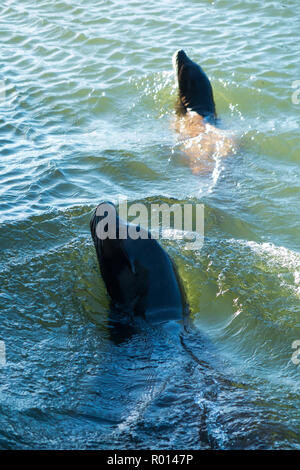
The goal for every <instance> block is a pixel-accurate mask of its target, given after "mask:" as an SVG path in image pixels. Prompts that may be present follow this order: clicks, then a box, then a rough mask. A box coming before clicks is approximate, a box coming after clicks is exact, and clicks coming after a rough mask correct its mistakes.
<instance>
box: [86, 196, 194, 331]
mask: <svg viewBox="0 0 300 470" xmlns="http://www.w3.org/2000/svg"><path fill="white" fill-rule="evenodd" d="M90 228H91V234H92V238H93V241H94V245H95V249H96V254H97V258H98V262H99V266H100V271H101V274H102V278H103V280H104V283H105V286H106V289H107V292H108V294H109V296H110V298H111V304H112V307H113V308H114V309H117V310H119V311H121V312H124V313H127V314H128V313H129V315H130V316H132V317H143V318H144V319H146V320H147V321H150V322H151V323H156V324H157V323H160V324H161V323H164V322H168V321H170V320H175V321H176V322H180V321H181V320H183V319H184V315H185V313H186V312H187V311H188V306H187V302H186V297H185V293H184V289H183V286H182V284H181V281H180V278H179V275H178V273H177V269H176V267H175V265H174V263H173V261H172V260H171V258H170V256H169V255H168V254H167V253H166V251H165V250H164V249H163V248H162V247H161V246H160V244H159V243H158V242H157V240H155V239H154V238H152V237H151V233H150V232H148V231H146V230H144V229H143V228H140V227H136V226H133V225H131V224H126V223H125V222H124V221H123V220H122V219H120V218H119V216H118V214H117V211H116V207H115V206H114V204H112V203H111V202H102V203H101V204H99V205H98V207H97V209H96V210H95V212H94V214H93V216H92V218H91V221H90ZM132 229H133V231H132ZM132 233H135V234H136V236H135V237H134V238H133V235H132Z"/></svg>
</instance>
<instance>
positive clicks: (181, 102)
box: [173, 50, 234, 173]
mask: <svg viewBox="0 0 300 470" xmlns="http://www.w3.org/2000/svg"><path fill="white" fill-rule="evenodd" d="M173 67H174V71H175V76H176V80H177V83H178V95H179V96H178V103H177V107H176V110H177V117H176V121H175V123H174V128H175V130H176V131H177V132H178V134H179V135H180V142H181V144H182V145H181V149H182V150H183V151H184V153H185V154H186V155H187V156H188V163H189V166H190V167H191V168H192V171H193V173H200V172H205V171H209V169H210V166H211V164H212V163H213V162H214V160H215V159H216V158H217V157H225V156H226V155H228V154H229V153H230V152H231V151H232V150H233V149H234V144H233V140H232V138H230V136H229V135H228V133H226V132H225V131H223V130H221V129H218V128H217V127H215V125H216V122H217V116H216V107H215V102H214V97H213V89H212V86H211V83H210V81H209V79H208V77H207V75H206V73H205V72H204V70H203V69H202V68H201V67H200V66H199V65H198V64H196V63H195V62H193V61H192V60H191V59H190V58H189V57H188V56H187V55H186V54H185V52H184V51H183V50H179V51H177V52H175V54H174V55H173Z"/></svg>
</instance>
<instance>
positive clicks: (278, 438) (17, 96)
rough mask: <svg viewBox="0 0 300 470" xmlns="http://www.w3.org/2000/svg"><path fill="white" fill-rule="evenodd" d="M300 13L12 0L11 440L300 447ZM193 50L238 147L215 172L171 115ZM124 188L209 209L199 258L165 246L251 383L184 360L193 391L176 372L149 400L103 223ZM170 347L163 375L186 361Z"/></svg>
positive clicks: (4, 158)
mask: <svg viewBox="0 0 300 470" xmlns="http://www.w3.org/2000/svg"><path fill="white" fill-rule="evenodd" d="M299 18H300V5H299V2H297V0H289V1H288V0H285V1H283V0H281V1H279V0H274V1H268V2H265V3H263V2H258V1H255V0H244V1H241V2H230V1H229V0H220V1H217V0H215V1H213V2H212V1H188V0H185V1H179V2H171V1H169V0H164V1H163V2H162V1H157V0H152V1H148V2H138V1H131V0H129V1H128V0H127V1H122V0H119V1H117V0H116V1H109V0H108V1H104V0H97V1H96V0H94V1H93V0H85V1H83V0H73V1H72V2H71V1H67V0H65V1H53V2H49V1H48V0H47V1H45V0H39V1H33V0H32V1H29V0H22V1H21V0H11V1H4V2H2V4H1V6H0V41H1V62H0V139H1V142H0V145H1V162H0V183H1V186H0V198H1V199H0V201H1V205H0V247H1V259H0V265H1V274H0V285H1V290H0V308H1V317H0V340H2V341H4V342H5V346H6V365H4V364H3V361H2V365H1V367H0V413H1V421H0V447H1V448H5V449H7V448H107V447H112V448H113V447H118V448H129V447H131V448H135V447H139V448H143V447H148V448H149V447H152V448H156V449H157V448H170V447H174V448H184V447H193V448H202V447H205V446H206V447H211V446H214V447H217V448H236V447H239V448H241V447H248V448H300V416H299V398H300V391H299V373H300V365H297V364H295V363H294V362H293V361H292V360H291V358H292V353H293V352H294V350H293V349H292V343H293V341H296V340H300V315H299V313H300V312H299V296H300V254H299V245H300V239H299V228H300V227H299V194H300V183H299V181H300V167H299V159H300V137H299V124H300V118H299V115H300V114H299V111H300V104H296V103H293V102H292V94H293V92H295V91H296V89H295V88H293V82H294V81H296V80H300V67H299V30H300V20H299ZM178 48H183V49H185V50H186V52H187V53H188V54H189V55H190V56H191V58H192V59H193V60H195V61H196V62H198V63H199V64H201V66H202V67H203V68H204V69H205V71H206V72H207V74H208V75H209V77H210V79H211V82H212V85H213V89H214V94H215V101H216V107H217V112H218V114H219V116H220V118H221V119H222V125H223V127H226V128H228V129H230V130H232V131H233V132H234V133H235V135H236V136H237V139H238V142H239V147H238V151H237V154H236V155H233V156H231V157H228V158H227V159H226V160H224V161H222V162H218V164H216V167H215V169H214V171H212V172H211V173H210V174H207V175H193V174H192V172H191V171H190V168H188V167H187V166H186V165H185V164H184V162H183V156H182V154H181V152H180V150H179V149H178V146H177V145H176V136H175V135H174V132H173V131H172V128H171V126H170V123H171V120H172V117H173V113H174V111H173V110H174V102H175V99H176V87H175V83H174V76H173V74H172V63H171V57H172V54H173V52H174V51H175V50H176V49H178ZM298 88H300V86H298ZM119 196H126V197H127V198H128V199H129V200H130V201H132V202H145V203H147V204H148V203H150V202H152V201H155V202H168V201H170V200H172V201H174V200H179V201H180V202H191V201H192V202H199V203H203V204H204V205H205V243H204V246H203V248H202V250H201V251H200V252H191V251H187V250H186V249H185V246H184V243H183V242H181V241H167V240H165V241H163V245H164V247H165V248H166V249H167V251H168V252H169V253H170V255H171V256H172V257H173V258H174V260H175V262H176V264H177V265H178V268H179V271H180V275H181V277H182V279H183V282H184V286H185V289H186V291H187V295H188V298H189V302H190V306H191V316H192V318H193V319H194V322H195V324H196V325H197V326H198V327H199V331H201V332H202V333H203V334H204V335H205V337H206V338H208V339H207V341H208V343H209V344H210V345H211V346H208V348H209V347H211V348H212V350H213V351H214V354H215V357H216V358H218V361H221V364H223V365H222V366H221V369H222V368H223V369H224V370H225V369H226V371H227V372H226V376H227V379H228V380H232V381H234V383H236V384H239V385H237V386H236V391H235V392H234V393H233V392H232V389H231V390H230V391H229V390H227V389H226V387H225V389H222V385H220V384H221V381H220V380H219V378H218V377H219V376H218V374H217V373H216V376H215V378H214V382H215V387H216V389H217V392H215V391H214V392H212V391H211V386H210V385H209V384H208V382H207V381H206V378H205V371H204V372H203V371H200V372H199V370H197V369H195V366H190V365H189V366H188V367H186V370H188V371H189V372H188V373H189V374H190V375H188V376H187V375H186V374H187V372H186V370H185V371H184V370H183V369H184V367H183V365H182V364H183V361H184V360H183V359H180V358H178V362H176V367H175V369H174V370H176V371H177V372H178V376H177V377H176V381H177V382H176V383H177V385H178V384H179V383H181V382H182V384H185V386H182V388H180V389H179V385H178V386H177V388H176V386H175V385H176V384H174V383H173V382H172V380H173V379H172V378H170V377H169V378H168V370H167V366H166V365H165V368H163V369H161V370H162V372H160V375H158V377H159V378H161V380H162V381H165V382H166V383H168V384H170V385H169V388H167V392H164V391H163V390H162V389H159V388H156V389H155V388H152V389H151V390H152V392H151V394H150V395H149V394H148V395H147V394H146V392H145V391H143V393H141V394H140V396H139V397H138V393H139V391H140V390H143V387H144V382H147V381H148V382H147V383H149V380H148V379H149V377H148V376H147V374H146V377H144V376H143V374H142V372H140V373H141V376H140V377H138V380H136V378H133V377H132V376H131V375H130V374H131V369H130V366H129V363H130V361H129V359H128V361H129V362H126V361H127V358H130V357H131V358H133V357H135V360H136V364H137V365H138V364H139V365H140V371H142V370H144V369H143V368H142V365H141V362H139V361H141V358H140V357H138V356H137V353H136V351H137V350H138V347H137V348H135V345H134V344H129V345H127V346H126V347H127V349H126V347H125V346H124V345H123V346H120V347H119V349H118V348H117V347H116V346H113V345H112V344H111V341H110V337H109V333H108V329H107V325H106V320H107V314H108V313H107V312H108V300H107V295H106V291H105V288H104V285H103V284H102V283H101V281H100V279H99V273H98V268H97V263H96V257H95V253H94V249H93V246H92V243H91V238H90V234H89V218H90V215H91V212H92V209H93V208H94V207H95V206H96V204H97V203H98V202H99V201H101V200H103V199H105V200H106V199H108V200H113V201H114V200H117V199H118V197H119ZM136 341H137V345H138V346H141V344H140V343H139V341H142V340H141V339H136ZM200 341H202V340H201V339H200V337H199V342H200ZM147 344H148V343H147ZM122 347H123V348H124V349H122ZM120 348H121V349H120ZM153 354H154V353H153ZM155 354H156V355H155ZM155 354H154V356H151V360H152V361H153V362H151V361H150V362H148V363H147V361H146V360H145V361H146V365H147V367H148V368H149V370H150V369H151V370H154V368H157V364H160V363H162V362H163V360H164V361H165V364H170V363H171V362H170V361H171V360H174V359H172V358H170V357H169V356H168V355H167V354H166V352H164V351H163V350H162V355H159V354H158V353H157V352H156V353H155ZM164 354H165V356H164ZM135 355H136V356H135ZM153 357H154V358H155V360H154V359H153ZM162 357H163V358H164V359H163V360H162V359H161V358H162ZM118 361H119V362H118ZM155 361H156V362H155ZM212 362H214V361H212ZM144 366H145V364H144ZM161 367H163V365H162V364H161ZM212 367H213V364H212ZM216 367H217V366H216ZM147 370H148V369H147ZM122 371H123V373H122ZM129 371H130V372H129ZM202 372H203V374H202ZM197 374H199V376H198V375H197ZM201 374H202V375H201ZM117 378H118V379H119V382H118V381H117ZM135 380H136V381H135ZM117 382H118V383H119V386H118V385H116V384H117ZM165 382H164V383H165ZM129 383H130V384H131V385H130V386H129V385H128V384H129ZM187 383H188V384H189V387H190V388H188V389H187ZM112 384H113V385H112ZM216 384H217V385H216ZM241 384H242V385H241ZM200 385H201V386H200ZM130 387H131V388H130ZM172 387H173V388H172ZM243 387H244V388H243ZM112 390H113V392H112V393H111V391H112ZM124 390H127V391H129V395H128V396H130V397H131V398H130V400H128V401H130V406H129V405H128V404H127V403H126V406H125V405H124V406H123V408H122V409H123V411H122V410H121V411H120V416H121V418H120V417H119V418H116V416H115V415H113V411H112V409H113V406H112V404H111V405H109V404H108V403H109V400H115V402H114V403H115V404H114V406H115V408H117V407H118V406H120V409H121V402H122V396H123V395H122V394H124ZM153 390H155V393H154V392H153ZM164 390H166V389H164ZM214 390H215V389H214ZM238 390H241V393H240V395H238ZM243 390H247V393H248V392H249V394H250V395H251V396H250V397H248V398H247V400H248V401H247V403H248V404H245V403H243V400H242V397H243V393H244V392H243ZM206 391H207V393H205V392H206ZM130 393H131V395H130ZM164 393H165V395H164ZM245 394H246V392H245ZM146 395H147V399H145V396H146ZM120 397H121V398H120ZM140 397H142V398H140ZM143 397H144V398H143ZM149 397H150V398H149ZM170 397H172V399H171V398H170ZM176 397H177V398H176ZM172 400H173V401H172ZM176 400H177V401H176ZM205 400H206V401H205ZM204 402H205V403H204ZM116 403H118V406H117V405H116ZM122 403H123V402H122ZM135 403H137V405H135ZM165 403H169V404H170V405H169V406H168V407H166V406H165ZM249 403H250V405H251V406H250V405H249ZM175 404H176V406H175ZM109 406H110V407H111V408H109ZM126 407H127V408H126ZM128 409H130V410H131V411H128ZM204 409H205V410H206V411H205V413H204ZM124 410H125V411H124ZM162 410H165V411H164V413H165V414H163V412H162ZM134 412H136V413H135V414H134ZM204 414H205V420H206V421H205V422H206V425H205V426H206V436H207V435H209V436H213V440H212V438H211V439H210V438H209V439H207V438H206V441H205V439H204V438H203V436H202V434H201V426H202V424H201V423H203V420H202V421H201V419H199V416H200V415H201V416H204ZM137 415H138V419H137V418H135V416H137ZM128 416H129V418H130V419H129V418H128ZM177 417H178V419H177ZM179 418H180V419H179ZM235 426H236V427H235ZM116 429H117V430H118V432H117V433H116ZM199 429H200V431H199ZM237 435H238V438H237ZM199 436H200V437H199ZM201 436H202V437H201ZM212 441H213V442H214V445H212ZM203 442H204V444H203Z"/></svg>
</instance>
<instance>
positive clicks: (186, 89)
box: [173, 49, 216, 120]
mask: <svg viewBox="0 0 300 470" xmlns="http://www.w3.org/2000/svg"><path fill="white" fill-rule="evenodd" d="M173 67H174V72H175V77H176V80H177V83H178V89H179V107H178V111H181V112H183V113H186V112H187V111H195V112H197V113H198V114H200V115H201V116H203V117H207V118H212V119H213V120H214V119H215V117H216V108H215V103H214V98H213V90H212V86H211V83H210V81H209V79H208V77H207V75H206V73H205V72H204V70H203V69H202V68H201V67H200V65H198V64H196V63H195V62H193V61H192V60H191V59H190V58H189V57H188V56H187V55H186V53H185V52H184V51H183V50H182V49H180V50H178V51H176V52H175V54H174V55H173Z"/></svg>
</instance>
